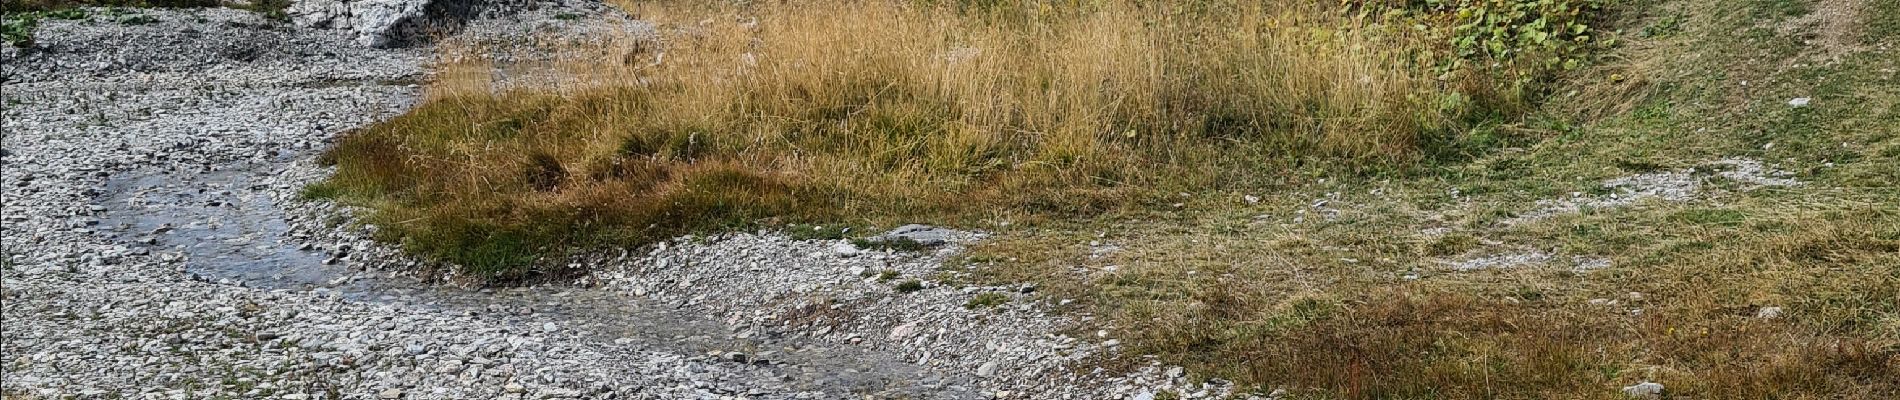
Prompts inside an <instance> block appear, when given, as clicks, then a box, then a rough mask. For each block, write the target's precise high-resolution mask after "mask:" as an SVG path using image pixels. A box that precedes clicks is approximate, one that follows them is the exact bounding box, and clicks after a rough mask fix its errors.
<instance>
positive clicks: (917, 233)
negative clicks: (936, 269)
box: [865, 224, 957, 246]
mask: <svg viewBox="0 0 1900 400" xmlns="http://www.w3.org/2000/svg"><path fill="white" fill-rule="evenodd" d="M956 234H957V231H954V230H949V229H944V228H938V227H934V226H930V225H919V224H910V225H904V226H900V227H897V229H892V230H890V232H884V234H882V235H877V236H872V237H870V238H867V239H865V241H868V242H872V243H884V242H893V241H900V240H908V241H911V242H915V243H917V244H921V245H924V246H939V245H942V244H944V243H947V242H949V241H950V238H951V237H953V236H955V235H956Z"/></svg>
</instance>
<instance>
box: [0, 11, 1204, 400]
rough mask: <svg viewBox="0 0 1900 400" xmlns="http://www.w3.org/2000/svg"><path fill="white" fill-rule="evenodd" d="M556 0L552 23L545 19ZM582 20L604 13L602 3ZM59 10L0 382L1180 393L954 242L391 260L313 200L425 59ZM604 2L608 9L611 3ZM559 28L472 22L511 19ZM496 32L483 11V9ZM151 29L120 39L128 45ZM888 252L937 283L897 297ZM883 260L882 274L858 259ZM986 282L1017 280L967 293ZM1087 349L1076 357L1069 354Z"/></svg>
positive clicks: (755, 244) (23, 211) (247, 28)
mask: <svg viewBox="0 0 1900 400" xmlns="http://www.w3.org/2000/svg"><path fill="white" fill-rule="evenodd" d="M558 8H559V7H552V8H549V9H543V10H540V11H538V13H539V14H538V15H554V14H555V12H556V11H555V9H558ZM585 9H586V10H589V11H590V12H592V11H594V10H600V8H599V7H586V8H585ZM145 13H146V14H147V15H150V16H152V17H153V19H155V20H156V21H155V22H151V23H146V24H140V25H122V24H118V23H113V22H88V21H48V22H47V23H46V24H45V25H43V26H42V28H41V30H40V32H39V35H38V36H39V42H40V43H41V44H42V46H44V47H45V49H43V50H37V51H27V52H21V51H17V50H7V51H6V53H5V54H4V57H5V60H4V62H5V64H6V69H5V71H4V76H5V78H6V79H7V80H6V84H5V88H4V89H5V90H4V101H5V104H6V111H5V121H4V122H5V136H4V137H3V138H0V148H4V149H5V150H4V154H0V165H4V169H3V170H0V178H3V179H0V188H3V191H0V195H3V197H4V208H0V222H4V230H5V235H4V238H3V239H4V242H3V243H4V245H5V251H6V253H5V254H4V258H5V266H4V268H0V299H4V303H5V304H4V307H0V311H3V312H4V317H5V321H4V332H5V335H4V337H5V340H4V342H0V369H4V374H5V379H4V385H3V386H0V390H4V392H5V393H7V394H28V395H40V396H44V397H62V396H68V395H77V396H79V397H107V396H113V395H116V396H122V397H128V398H178V399H183V398H215V397H219V396H224V397H231V398H283V399H308V398H641V399H702V398H703V399H717V398H765V399H785V398H799V399H806V398H810V399H830V398H866V397H869V398H942V399H966V398H1023V399H1047V398H1074V399H1102V398H1143V397H1147V398H1152V397H1153V394H1154V393H1156V392H1157V391H1162V390H1169V391H1180V392H1181V393H1182V394H1186V395H1188V396H1187V397H1189V398H1198V397H1213V396H1219V395H1222V394H1224V393H1225V388H1223V387H1222V386H1221V385H1218V384H1207V383H1195V384H1192V385H1189V384H1187V383H1186V382H1185V378H1184V376H1183V375H1182V374H1181V373H1180V372H1179V371H1178V369H1170V368H1163V367H1161V366H1154V365H1151V366H1148V367H1147V368H1142V369H1140V370H1138V371H1135V372H1134V373H1132V374H1131V375H1121V374H1110V373H1108V372H1106V371H1102V370H1099V369H1095V368H1092V367H1086V366H1088V365H1091V364H1090V363H1088V362H1086V361H1087V360H1089V359H1091V358H1094V357H1098V356H1112V355H1114V354H1115V353H1116V351H1115V349H1116V346H1115V342H1114V341H1113V340H1112V339H1111V338H1108V337H1096V336H1095V335H1089V337H1086V338H1072V337H1068V336H1064V335H1063V334H1061V332H1064V331H1065V329H1066V328H1067V327H1070V326H1073V324H1074V323H1075V322H1076V321H1072V320H1070V319H1069V318H1068V317H1063V316H1057V315H1050V314H1046V313H1044V312H1043V311H1041V310H1042V309H1045V308H1046V307H1045V306H1046V304H1044V302H1046V301H1050V299H1043V298H1040V297H1036V296H1034V295H1033V294H1032V293H1031V292H1033V288H1026V287H950V286H943V285H939V284H936V283H930V282H929V280H930V279H933V277H938V276H943V275H942V274H946V273H951V272H948V271H940V268H941V267H942V265H943V261H944V260H945V259H946V258H948V257H950V256H951V255H953V254H954V253H955V252H957V251H958V250H959V249H960V246H961V244H963V243H968V242H969V241H974V240H981V236H980V235H977V234H968V233H958V234H956V235H954V237H953V240H952V242H951V243H950V244H948V245H946V246H944V247H942V248H939V249H937V250H935V251H933V252H926V253H917V254H892V253H878V252H869V253H859V252H853V251H840V248H839V246H840V245H842V244H843V243H842V242H840V241H798V240H792V239H789V238H787V237H785V236H783V235H778V234H774V233H769V232H760V233H740V234H728V235H721V236H718V237H712V238H682V239H679V240H676V241H673V242H668V243H665V244H662V245H657V246H651V247H649V248H645V249H639V250H637V251H635V250H621V251H609V252H606V253H603V254H595V255H590V256H585V257H579V258H576V259H575V260H574V262H576V263H587V264H588V265H589V266H590V269H592V270H594V271H597V272H596V273H595V274H594V275H592V276H589V277H585V278H583V279H582V280H581V281H580V282H575V283H573V284H569V285H559V286H541V287H526V288H507V289H481V290H470V289H461V288H456V287H448V286H437V285H429V284H423V283H420V282H418V280H416V279H414V278H411V277H404V276H399V275H398V274H397V273H396V272H401V271H406V270H410V269H411V268H410V267H413V266H414V265H415V264H416V263H417V261H415V260H412V259H409V258H406V257H404V256H403V255H402V254H400V253H398V252H396V251H394V250H392V249H390V248H388V247H387V246H385V245H382V244H379V243H375V242H372V241H369V240H367V237H368V231H369V230H372V229H373V227H367V226H362V225H358V224H354V223H352V222H350V221H352V219H351V218H350V215H351V214H352V212H353V210H348V209H341V208H340V207H338V206H336V205H334V204H327V203H316V202H306V201H302V200H298V199H297V192H298V190H299V189H300V188H302V187H303V185H304V184H307V183H309V182H312V181H314V180H316V179H320V178H321V177H322V176H323V175H324V174H325V173H327V171H325V170H324V169H322V168H319V167H316V166H314V165H312V163H311V161H310V159H311V157H312V155H314V154H315V153H316V152H318V151H320V150H321V149H322V148H323V147H324V146H325V145H326V144H327V143H328V142H329V141H330V140H332V138H333V137H334V135H336V134H338V133H339V132H341V131H344V130H347V129H350V128H353V127H357V126H361V125H364V124H367V123H371V122H374V121H375V120H377V119H379V118H386V117H389V116H391V115H394V114H396V113H400V112H402V110H403V109H404V108H406V107H407V106H409V105H410V104H411V103H412V102H413V101H414V99H415V98H416V96H417V95H418V92H419V90H420V89H419V88H418V86H417V85H416V83H419V82H422V81H425V80H426V73H425V71H424V70H423V66H424V65H425V64H427V63H428V61H429V57H430V54H431V53H430V51H429V50H428V49H394V50H376V49H367V48H361V47H358V46H356V45H354V44H353V43H352V42H350V41H349V40H348V38H347V37H346V36H347V35H342V34H337V33H335V32H327V31H299V30H294V29H291V28H288V27H286V26H283V25H281V24H278V23H273V22H269V21H265V20H262V19H260V18H258V17H257V16H255V15H252V14H249V13H245V12H240V11H234V10H222V9H213V10H185V11H145ZM609 17H612V16H605V17H601V18H608V19H612V18H609ZM518 24H541V25H546V24H547V22H546V19H545V18H539V17H532V16H530V17H527V18H523V17H520V16H513V17H509V18H504V19H497V20H490V21H477V23H475V24H471V26H472V27H478V28H472V29H471V31H472V32H475V33H471V34H480V32H483V31H491V32H506V31H508V27H510V26H516V25H518ZM479 27H488V28H479ZM133 43H136V44H139V45H129V44H133ZM885 270H891V271H896V272H897V273H898V274H899V275H900V276H901V277H900V279H898V280H897V281H901V280H907V279H923V280H924V281H925V282H927V284H926V288H925V289H923V290H921V291H917V292H914V293H900V292H899V291H897V290H895V289H894V288H893V285H892V284H891V282H894V281H880V280H879V279H877V278H876V277H875V275H876V274H877V273H880V272H882V271H885ZM867 271H868V272H869V273H867ZM980 293H1002V294H1004V295H1005V296H1008V297H1009V298H1011V299H1012V301H1011V302H1009V303H1006V304H1004V305H1002V306H1000V307H996V308H979V309H968V308H965V307H964V304H965V303H966V302H967V301H968V300H969V299H970V298H972V297H974V296H977V295H978V294H980ZM1078 367H1081V368H1084V369H1086V370H1083V371H1077V370H1074V369H1073V368H1078Z"/></svg>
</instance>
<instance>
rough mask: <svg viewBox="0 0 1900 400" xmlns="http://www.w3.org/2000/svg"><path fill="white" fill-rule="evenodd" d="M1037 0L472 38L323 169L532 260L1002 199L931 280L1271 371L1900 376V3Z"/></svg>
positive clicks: (1572, 386)
mask: <svg viewBox="0 0 1900 400" xmlns="http://www.w3.org/2000/svg"><path fill="white" fill-rule="evenodd" d="M979 3H980V4H979ZM1414 3H1415V4H1414ZM1042 4H1043V3H1027V2H1025V3H1016V2H995V4H992V3H991V2H973V3H950V4H924V3H901V2H881V1H867V2H815V3H802V4H799V5H784V4H752V5H744V6H731V7H726V6H690V5H682V4H678V3H667V2H659V3H629V4H623V7H624V8H626V9H628V10H630V11H631V12H633V13H635V14H636V15H638V16H639V17H641V18H645V19H650V20H653V21H656V22H658V23H659V24H660V27H661V35H660V36H661V37H660V39H659V40H658V41H648V40H644V39H640V40H634V39H629V41H627V42H620V43H615V44H613V45H610V46H606V47H605V48H600V47H588V46H576V47H575V48H571V49H568V51H567V52H566V53H563V54H561V55H560V56H557V57H554V60H553V61H548V62H545V63H539V64H532V65H522V64H514V65H496V64H490V63H487V62H483V61H479V60H476V61H463V62H461V63H458V64H452V65H448V66H446V67H445V70H446V71H447V72H445V73H444V74H442V78H441V79H440V82H438V83H437V84H436V85H434V86H433V87H432V90H431V93H430V95H429V97H430V99H429V100H428V101H427V102H426V103H425V104H423V105H421V106H420V107H419V108H418V109H417V110H416V111H414V112H412V113H410V114H409V115H406V116H404V117H401V118H397V119H395V120H393V121H390V122H388V123H385V124H382V125H379V126H376V127H372V128H369V129H367V130H364V131H361V132H358V133H356V134H354V135H351V136H350V137H347V138H345V139H344V140H343V141H342V142H341V143H340V144H339V145H338V147H337V148H336V149H335V150H333V151H332V152H331V153H330V154H329V155H328V156H327V157H326V158H327V159H328V160H329V161H330V162H333V163H335V165H336V166H337V167H338V173H337V175H336V177H335V178H333V179H331V180H330V181H328V182H326V183H324V184H321V185H318V186H314V187H312V188H311V189H310V190H309V191H308V193H309V194H310V195H312V196H318V197H333V198H337V199H340V200H341V201H343V202H345V203H349V204H354V205H359V206H364V207H367V208H369V209H370V210H372V211H373V213H372V215H371V218H372V220H373V222H374V223H376V224H378V225H379V226H381V227H384V228H385V229H384V230H382V232H383V233H384V234H385V235H386V236H387V239H389V240H392V241H397V242H400V243H403V244H404V245H405V246H406V247H408V248H409V249H411V250H414V251H417V252H420V253H423V254H429V255H433V256H435V257H438V258H440V259H445V260H448V261H452V262H455V263H458V264H459V265H462V266H463V267H464V268H465V270H464V271H463V272H468V273H471V274H473V275H477V276H482V277H487V278H496V279H504V280H505V279H510V278H519V277H522V276H524V274H526V273H528V272H529V271H533V269H532V268H530V267H527V266H530V265H534V264H535V263H536V260H537V259H540V258H544V257H547V256H549V255H550V254H558V253H559V252H562V251H570V249H585V248H589V247H593V246H599V245H610V246H629V245H639V244H642V243H647V242H651V241H654V240H659V239H664V238H667V237H671V236H674V235H678V234H681V233H688V232H701V231H710V230H720V229H727V228H732V227H739V226H746V227H751V226H760V225H765V226H770V225H773V224H778V223H786V222H844V223H847V224H857V225H894V224H896V223H898V222H912V221H930V222H936V223H943V224H950V225H956V226H962V227H970V228H978V229H986V230H991V231H994V232H997V233H998V235H997V236H996V238H995V239H993V240H991V241H989V242H987V243H986V244H983V245H980V246H978V247H977V248H975V249H973V250H971V252H970V253H969V254H967V255H966V256H964V258H963V260H962V262H961V264H962V267H961V268H962V269H963V272H964V273H965V274H967V275H958V276H974V277H976V279H977V280H978V281H980V282H951V281H948V280H949V279H951V277H949V276H946V277H938V278H935V279H938V280H943V281H944V282H943V283H964V284H992V283H1017V282H1035V283H1037V284H1038V285H1039V286H1038V287H1039V288H1040V289H1039V291H1038V293H1041V295H1042V296H1044V297H1047V298H1048V299H1051V300H1055V299H1072V300H1075V301H1074V302H1073V303H1068V302H1057V303H1058V304H1068V305H1066V306H1065V307H1068V308H1070V309H1068V310H1067V311H1069V312H1073V313H1078V314H1086V315H1093V316H1097V317H1098V318H1096V319H1094V321H1097V324H1098V325H1095V326H1087V327H1081V328H1078V329H1085V330H1088V331H1094V330H1103V331H1107V332H1109V334H1111V335H1114V336H1116V337H1119V338H1125V339H1126V340H1127V342H1128V343H1129V344H1130V346H1131V347H1130V348H1129V349H1128V351H1131V352H1135V353H1138V354H1154V355H1157V356H1158V357H1159V358H1160V359H1161V360H1165V361H1166V362H1169V363H1176V364H1180V365H1184V366H1187V367H1188V370H1189V371H1192V373H1193V374H1195V375H1196V376H1205V377H1221V378H1226V379H1232V380H1236V381H1238V382H1240V383H1242V384H1244V385H1252V386H1253V387H1257V388H1259V389H1260V390H1261V391H1263V392H1265V391H1269V390H1272V389H1276V388H1277V389H1287V390H1289V391H1290V392H1291V393H1292V394H1293V395H1295V396H1306V397H1315V398H1473V397H1491V398H1619V397H1623V396H1625V394H1624V393H1622V392H1619V390H1618V389H1619V388H1623V387H1626V386H1631V385H1635V384H1637V383H1640V382H1645V381H1653V382H1659V383H1662V384H1664V385H1665V386H1666V388H1667V389H1666V393H1668V394H1669V395H1671V396H1685V397H1691V398H1869V399H1873V398H1890V397H1894V396H1900V378H1896V377H1900V304H1897V303H1900V291H1897V289H1896V288H1900V228H1896V227H1900V200H1896V199H1900V189H1897V187H1900V136H1896V132H1900V84H1897V83H1900V82H1896V81H1895V79H1896V69H1900V57H1893V54H1895V49H1894V47H1895V46H1896V45H1900V3H1896V2H1893V1H1887V0H1868V1H1850V0H1825V1H1801V0H1751V1H1746V2H1735V3H1731V2H1715V1H1707V0H1629V1H1616V2H1607V3H1605V4H1603V5H1602V6H1601V7H1598V6H1597V5H1596V4H1597V3H1593V2H1568V1H1513V0H1471V1H1453V2H1435V1H1434V2H1413V3H1408V4H1396V5H1387V4H1384V3H1378V2H1363V3H1362V2H1344V3H1340V4H1339V5H1337V6H1312V5H1307V4H1304V3H1299V2H1265V3H1246V4H1248V6H1246V7H1240V6H1239V4H1238V3H1221V2H1191V3H1181V4H1171V5H1167V6H1156V5H1142V4H1133V3H1119V2H1099V3H1088V4H1079V5H1067V6H1045V5H1042ZM1235 7H1238V8H1235ZM1233 10H1238V11H1233ZM838 21H842V22H838ZM464 60H467V59H464ZM496 71H501V73H496ZM532 71H552V72H553V73H551V74H539V75H537V74H536V73H533V72H532ZM495 76H503V77H507V78H506V79H507V80H504V81H501V82H496V81H494V77H495ZM541 78H546V79H541ZM1111 363H1112V362H1111Z"/></svg>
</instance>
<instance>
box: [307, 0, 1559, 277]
mask: <svg viewBox="0 0 1900 400" xmlns="http://www.w3.org/2000/svg"><path fill="white" fill-rule="evenodd" d="M1545 3H1551V2H1545ZM1555 4H1558V5H1557V6H1551V7H1546V8H1548V9H1536V8H1529V9H1519V11H1517V12H1518V14H1519V15H1517V16H1513V17H1509V18H1504V17H1496V18H1482V17H1470V16H1468V15H1467V14H1469V10H1468V9H1461V8H1455V7H1440V6H1408V7H1387V6H1379V5H1372V4H1353V5H1346V6H1315V5H1311V4H1307V3H1305V2H1266V3H1251V2H1222V1H1207V2H1190V3H1180V4H1147V3H1138V2H1128V3H1123V2H1104V3H1093V4H1090V5H1069V6H1062V7H1054V6H1050V5H1047V4H1042V3H1029V2H1024V3H1014V2H996V3H994V4H991V3H982V4H976V3H963V4H922V3H909V2H892V1H826V2H801V3H798V4H778V3H768V4H755V5H749V6H693V5H684V4H653V3H637V4H627V5H626V7H627V8H628V9H630V10H633V11H634V12H635V13H636V14H638V16H639V17H641V18H646V19H650V20H654V21H656V22H658V23H659V26H660V27H661V32H660V33H661V38H660V40H658V41H632V40H629V41H626V42H619V43H616V44H614V45H608V46H570V47H568V48H564V49H562V50H561V51H562V54H563V56H562V57H557V58H558V59H560V60H562V61H555V62H551V63H546V64H538V65H532V66H509V67H497V66H494V65H490V64H486V63H483V62H481V61H479V59H473V60H474V61H466V62H461V63H455V64H452V65H447V66H445V67H444V69H445V71H447V72H445V73H444V74H443V76H444V77H443V78H442V79H441V82H438V83H437V84H436V85H433V86H432V88H431V91H430V93H429V96H428V100H427V101H426V102H425V103H424V104H423V105H421V106H419V107H418V109H417V110H415V111H413V112H411V113H409V114H407V115H404V116H401V117H398V118H396V119H394V120H392V121H389V122H386V123H383V124H380V125H377V126H374V127H371V128H369V129H366V130H364V131H362V132H358V133H355V134H352V135H349V136H348V137H346V138H345V139H344V140H343V142H342V143H341V144H340V145H339V146H337V147H336V149H335V150H334V151H332V152H331V153H330V154H329V156H328V157H327V159H328V160H330V161H333V162H335V163H336V164H337V165H338V166H339V167H340V168H339V172H338V174H337V175H336V177H335V178H334V179H332V180H330V181H329V182H326V183H324V184H323V185H322V186H321V187H319V188H317V189H315V190H313V191H312V192H313V193H315V194H323V195H334V196H339V197H341V198H342V199H345V200H347V201H350V202H353V203H356V204H361V205H367V206H370V207H372V208H374V209H375V210H377V213H376V216H375V219H376V220H377V221H376V222H377V223H378V225H380V226H382V227H385V228H388V229H387V230H386V231H387V232H388V233H389V235H391V239H393V240H400V241H402V242H403V243H404V244H406V245H407V246H409V247H410V248H412V249H415V250H418V251H420V252H422V253H426V254H431V255H435V256H438V257H441V258H443V259H447V260H450V261H454V262H456V263H459V264H461V265H463V266H466V267H467V268H468V269H469V271H472V272H477V273H479V274H481V275H486V276H495V277H504V276H518V275H520V274H523V273H525V272H524V270H523V266H524V265H528V264H531V260H532V259H534V258H535V257H536V256H538V255H541V254H545V253H547V252H548V251H552V250H556V249H563V248H572V247H575V246H586V245H596V244H618V245H631V244H639V243H642V242H645V241H649V240H653V239H658V238H664V237H668V236H673V235H678V234H681V233H685V232H691V231H696V230H705V229H714V228H723V227H731V226H734V225H740V224H748V223H754V222H756V221H758V220H760V219H762V218H766V217H775V218H779V219H782V220H788V221H827V220H837V219H840V218H849V219H852V220H853V221H852V222H861V223H862V222H880V221H891V220H895V219H898V218H919V219H927V220H934V221H940V222H952V223H955V222H959V221H963V222H968V221H979V220H988V219H995V218H999V217H1001V216H1026V217H1029V218H1036V217H1048V216H1067V215H1094V214H1098V213H1101V212H1104V211H1108V210H1115V209H1123V208H1127V207H1130V206H1138V205H1141V204H1152V203H1160V204H1166V203H1167V202H1168V200H1165V199H1164V198H1165V197H1167V196H1171V195H1172V194H1174V193H1177V192H1183V191H1201V190H1206V189H1209V188H1220V187H1241V186H1250V185H1253V186H1257V185H1259V184H1261V183H1262V182H1272V181H1278V180H1281V179H1285V178H1286V177H1289V176H1292V175H1294V174H1296V172H1295V171H1297V169H1298V168H1299V167H1300V166H1301V165H1306V164H1313V163H1327V164H1339V165H1342V166H1343V167H1340V168H1341V169H1346V170H1353V169H1358V170H1385V171H1392V170H1397V169H1399V168H1401V167H1404V166H1407V165H1413V164H1414V163H1416V162H1417V161H1418V160H1421V159H1425V158H1426V157H1427V156H1429V155H1432V154H1435V152H1434V151H1430V150H1432V149H1453V151H1455V150H1456V149H1458V148H1460V145H1458V143H1460V140H1462V139H1459V138H1458V137H1457V135H1455V134H1453V133H1455V132H1461V131H1462V128H1463V127H1464V126H1467V125H1469V122H1470V121H1472V120H1475V119H1478V118H1482V117H1489V116H1493V115H1498V114H1500V113H1509V112H1512V111H1513V110H1516V109H1518V108H1519V107H1520V106H1521V105H1522V104H1523V101H1522V99H1523V98H1524V96H1523V94H1524V93H1525V92H1526V90H1527V87H1529V86H1530V83H1533V82H1535V81H1537V80H1536V79H1531V78H1532V77H1535V76H1540V75H1538V74H1541V73H1544V72H1546V71H1549V70H1551V69H1554V68H1556V67H1557V66H1558V65H1559V64H1561V63H1562V62H1563V61H1564V60H1565V59H1563V58H1562V57H1561V55H1560V54H1562V53H1565V52H1566V51H1568V50H1571V48H1570V47H1568V45H1567V47H1558V46H1554V45H1549V46H1546V45H1541V44H1542V43H1557V42H1573V43H1578V44H1586V43H1589V41H1590V38H1588V35H1587V33H1586V32H1587V28H1585V27H1583V25H1580V24H1577V23H1574V22H1569V21H1581V20H1582V18H1583V14H1582V13H1583V12H1585V11H1586V10H1587V8H1588V7H1585V6H1581V5H1574V6H1573V5H1570V3H1566V2H1555ZM1523 10H1531V11H1534V12H1531V13H1528V14H1526V13H1525V12H1524V11H1523ZM1460 18H1464V19H1470V20H1472V22H1471V23H1472V24H1479V25H1482V26H1491V25H1483V24H1495V25H1497V26H1499V28H1498V29H1507V28H1508V29H1509V32H1510V33H1509V34H1498V35H1494V34H1492V32H1491V31H1489V30H1484V31H1482V32H1477V31H1472V32H1463V33H1458V32H1451V30H1450V29H1445V30H1442V31H1441V30H1431V29H1421V28H1418V27H1421V26H1427V25H1425V23H1426V22H1431V23H1434V24H1452V23H1455V22H1458V21H1459V19H1460ZM1560 19H1561V20H1562V21H1565V22H1562V23H1556V21H1559V20H1560ZM1532 21H1537V22H1538V23H1539V24H1543V23H1546V22H1550V23H1555V25H1552V27H1550V28H1545V29H1544V31H1549V32H1551V33H1543V31H1539V30H1537V29H1531V28H1522V27H1521V26H1518V25H1512V24H1528V23H1530V22H1532ZM1573 25H1574V26H1573ZM1520 31H1522V32H1531V33H1536V34H1538V35H1541V36H1539V38H1538V39H1537V40H1536V41H1533V40H1531V39H1527V38H1520V37H1518V35H1519V32H1520ZM1480 33H1481V34H1480ZM1439 35H1464V36H1456V37H1459V38H1465V39H1468V40H1464V41H1462V42H1459V43H1463V44H1464V46H1463V47H1461V46H1458V45H1453V44H1451V43H1450V41H1449V39H1447V38H1445V37H1440V36H1439ZM1506 42H1508V43H1510V44H1509V45H1508V46H1507V45H1500V44H1498V43H1506ZM1520 42H1521V43H1520ZM1493 50H1495V51H1493ZM1470 60H1491V61H1495V62H1489V63H1485V64H1467V63H1466V61H1470ZM1520 60H1523V61H1520ZM1531 60H1538V61H1531ZM1505 61H1510V62H1505ZM1570 61H1574V59H1570ZM1519 64H1522V65H1519ZM1472 65H1479V66H1485V67H1482V68H1480V67H1475V66H1472ZM495 70H502V71H505V72H503V74H507V75H511V76H514V78H512V79H513V81H509V82H501V83H497V82H494V81H493V80H494V78H493V76H494V75H495V74H491V71H495ZM536 71H543V73H544V74H545V75H546V76H551V78H550V80H552V81H554V82H556V83H553V84H521V83H518V82H519V81H528V80H532V79H531V78H530V77H532V76H535V75H536V74H537V72H536ZM545 71H553V72H552V73H545Z"/></svg>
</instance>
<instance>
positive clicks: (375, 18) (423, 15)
mask: <svg viewBox="0 0 1900 400" xmlns="http://www.w3.org/2000/svg"><path fill="white" fill-rule="evenodd" d="M457 1H461V0H301V1H298V2H296V3H295V4H292V5H291V6H290V9H289V13H290V17H291V21H293V22H295V23H296V24H297V26H301V27H306V28H330V29H346V30H349V31H350V32H351V33H352V34H353V35H354V37H355V39H356V42H357V43H358V44H362V45H364V46H370V47H392V46H395V45H399V44H402V43H407V42H409V41H410V39H412V38H413V37H415V36H418V35H420V34H422V33H423V29H421V28H424V27H427V26H429V25H431V24H444V23H447V22H449V21H442V20H441V19H440V18H431V15H430V14H431V13H430V11H431V10H432V9H440V8H442V7H441V6H440V5H436V4H432V3H447V2H457Z"/></svg>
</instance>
